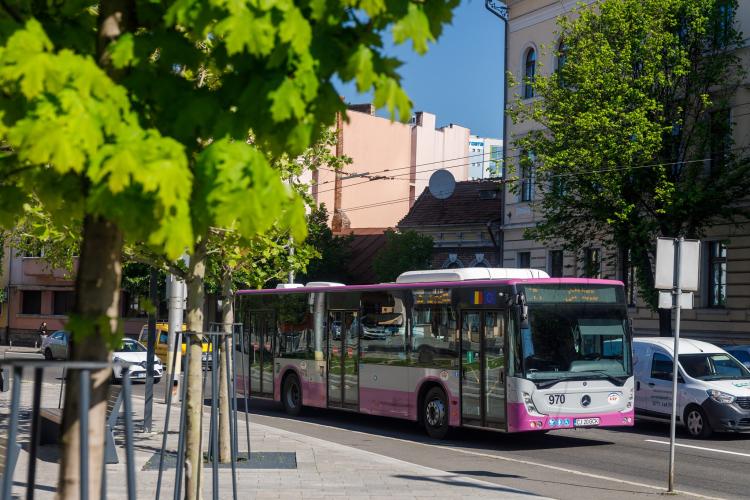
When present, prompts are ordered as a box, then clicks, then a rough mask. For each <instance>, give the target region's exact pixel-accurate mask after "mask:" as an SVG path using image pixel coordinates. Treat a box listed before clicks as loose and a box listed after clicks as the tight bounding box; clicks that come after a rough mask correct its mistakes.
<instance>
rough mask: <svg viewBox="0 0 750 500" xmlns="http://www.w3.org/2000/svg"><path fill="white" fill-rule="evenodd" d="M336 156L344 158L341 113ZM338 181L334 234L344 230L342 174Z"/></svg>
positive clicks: (338, 122)
mask: <svg viewBox="0 0 750 500" xmlns="http://www.w3.org/2000/svg"><path fill="white" fill-rule="evenodd" d="M336 156H337V157H339V158H340V157H342V156H344V119H343V116H342V115H341V113H340V112H339V113H336ZM335 175H336V180H335V182H334V185H333V186H334V192H333V220H332V221H331V230H332V231H333V232H334V233H340V232H341V231H342V230H343V229H344V218H343V214H342V213H341V187H342V186H341V180H342V179H341V178H342V175H341V172H340V171H338V170H337V171H336V174H335Z"/></svg>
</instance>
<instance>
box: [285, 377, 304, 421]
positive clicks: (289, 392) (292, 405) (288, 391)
mask: <svg viewBox="0 0 750 500" xmlns="http://www.w3.org/2000/svg"><path fill="white" fill-rule="evenodd" d="M281 402H282V403H283V404H284V411H286V412H287V414H288V415H291V416H293V417H296V416H297V415H299V414H300V412H301V411H302V386H300V383H299V378H297V375H295V374H291V375H288V376H287V377H286V378H285V379H284V387H283V388H282V390H281Z"/></svg>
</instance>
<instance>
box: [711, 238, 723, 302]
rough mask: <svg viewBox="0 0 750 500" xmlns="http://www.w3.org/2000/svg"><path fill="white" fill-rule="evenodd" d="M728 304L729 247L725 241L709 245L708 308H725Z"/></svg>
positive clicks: (712, 242) (713, 242)
mask: <svg viewBox="0 0 750 500" xmlns="http://www.w3.org/2000/svg"><path fill="white" fill-rule="evenodd" d="M726 303H727V245H726V243H725V242H723V241H711V242H709V243H708V306H709V307H725V306H726Z"/></svg>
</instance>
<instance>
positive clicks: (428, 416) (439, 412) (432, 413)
mask: <svg viewBox="0 0 750 500" xmlns="http://www.w3.org/2000/svg"><path fill="white" fill-rule="evenodd" d="M422 422H423V423H424V429H425V431H427V434H428V435H429V436H430V437H431V438H434V439H445V437H446V436H447V435H448V430H449V427H448V398H446V397H445V393H444V392H443V390H442V389H440V388H439V387H433V388H432V389H430V390H429V391H427V395H425V397H424V402H423V403H422Z"/></svg>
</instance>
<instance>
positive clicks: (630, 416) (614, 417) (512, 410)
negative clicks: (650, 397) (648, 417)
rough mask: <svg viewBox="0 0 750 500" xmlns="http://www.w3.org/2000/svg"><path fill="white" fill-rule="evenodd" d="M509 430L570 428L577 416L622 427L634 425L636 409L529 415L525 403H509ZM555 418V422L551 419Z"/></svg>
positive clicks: (609, 425) (600, 425) (602, 425)
mask: <svg viewBox="0 0 750 500" xmlns="http://www.w3.org/2000/svg"><path fill="white" fill-rule="evenodd" d="M507 408H508V432H525V431H538V430H542V429H545V430H554V429H570V428H573V427H575V424H574V421H575V419H577V418H598V419H599V424H598V426H599V427H622V426H631V427H632V426H633V421H634V417H635V414H634V411H633V409H630V410H629V411H625V412H620V411H613V412H609V413H596V414H583V415H576V414H560V415H541V416H536V415H529V413H528V412H527V411H526V405H525V404H524V403H508V405H507ZM552 420H554V424H552V423H551V421H552ZM534 423H540V424H541V426H535V425H533V424H534Z"/></svg>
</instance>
